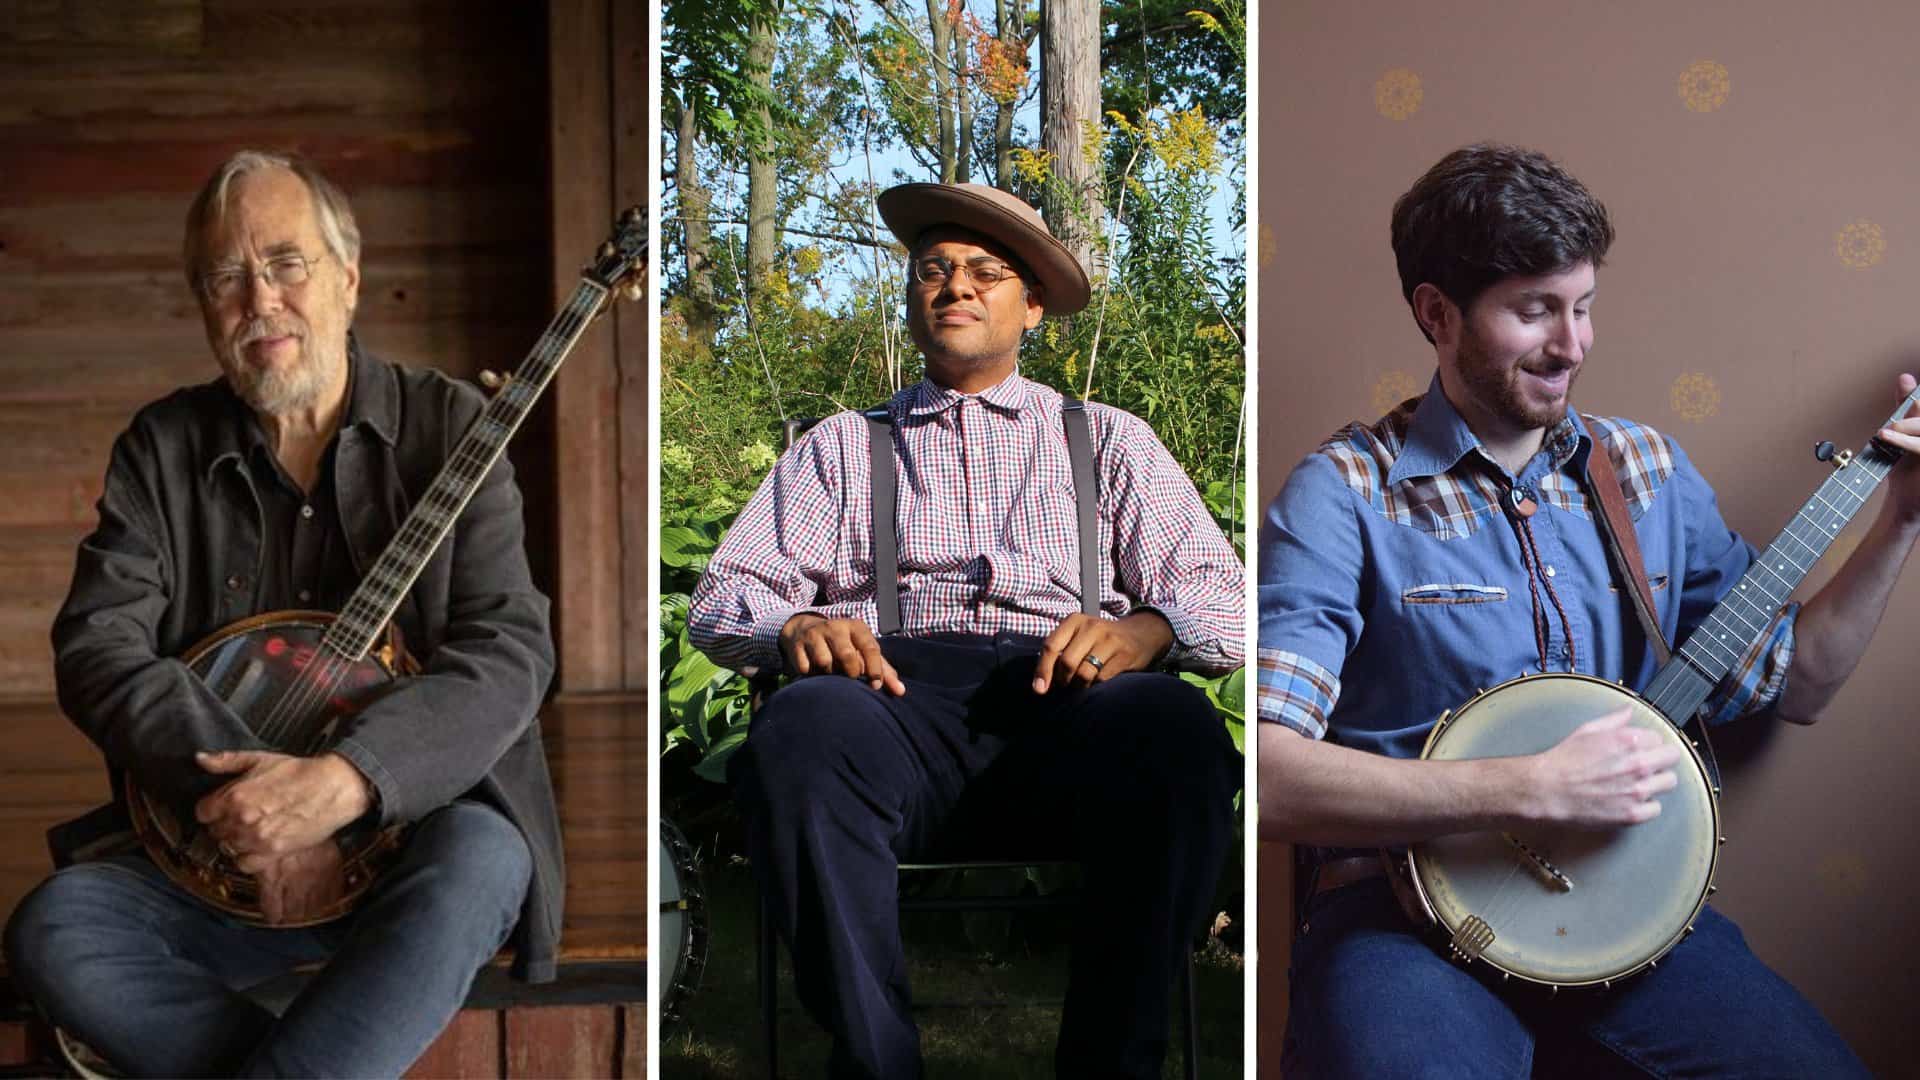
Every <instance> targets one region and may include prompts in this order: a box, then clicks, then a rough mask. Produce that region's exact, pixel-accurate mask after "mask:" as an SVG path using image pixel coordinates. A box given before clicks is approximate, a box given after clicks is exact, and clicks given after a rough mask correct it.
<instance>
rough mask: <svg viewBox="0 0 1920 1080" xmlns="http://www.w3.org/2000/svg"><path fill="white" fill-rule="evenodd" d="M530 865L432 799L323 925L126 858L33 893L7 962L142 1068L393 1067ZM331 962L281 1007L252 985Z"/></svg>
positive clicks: (492, 942) (475, 958) (436, 1020)
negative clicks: (195, 889) (178, 881)
mask: <svg viewBox="0 0 1920 1080" xmlns="http://www.w3.org/2000/svg"><path fill="white" fill-rule="evenodd" d="M531 874H532V856H531V854H530V853H529V851H528V849H527V843H526V840H525V839H524V838H522V837H521V835H520V830H519V829H518V828H517V827H515V826H514V825H513V823H512V822H510V821H508V820H507V819H506V818H505V817H504V816H502V815H501V814H500V813H499V812H498V811H495V810H493V809H492V808H490V807H486V806H482V805H480V804H479V803H472V802H457V803H454V804H453V805H451V806H448V807H445V808H443V809H441V810H437V811H435V812H434V813H432V814H429V815H428V816H427V817H426V818H425V819H423V820H422V821H421V822H420V824H419V826H418V827H417V828H416V829H415V830H414V832H413V835H412V836H411V838H410V839H409V840H408V842H407V846H406V849H405V851H404V852H403V853H402V855H401V858H400V861H399V862H398V863H397V864H395V866H394V867H393V868H392V869H390V870H389V871H388V873H387V875H386V876H385V877H383V878H382V879H381V881H380V883H379V885H378V886H377V887H376V888H375V889H374V890H373V891H372V892H371V893H369V894H368V896H367V898H366V899H365V900H364V901H363V902H362V903H361V905H360V906H359V907H358V908H357V909H355V911H354V912H353V914H351V915H349V916H347V917H346V918H343V919H337V920H335V921H333V922H330V923H325V924H322V925H320V926H313V927H305V928H300V929H268V928H261V927H254V926H248V925H246V924H244V923H241V922H238V921H236V920H234V919H232V918H230V917H228V916H227V915H224V914H222V913H220V912H218V911H215V910H214V909H212V908H210V907H207V906H206V905H204V904H202V903H200V902H199V901H198V900H195V899H193V898H192V897H190V896H188V895H187V894H186V893H185V892H183V891H181V890H180V889H179V888H177V887H175V886H174V885H173V884H172V883H170V882H168V881H167V880H166V878H165V877H164V876H163V875H162V874H161V873H160V871H159V870H158V869H157V868H156V867H155V866H154V865H153V863H152V862H150V861H149V860H148V859H147V858H146V857H145V856H142V855H128V856H120V857H117V858H113V859H104V860H101V861H99V862H90V863H83V864H81V865H78V866H72V867H68V868H67V869H65V870H61V871H59V872H58V873H56V874H54V875H53V876H52V877H50V878H48V879H47V880H46V881H44V882H42V883H41V884H40V886H39V888H37V889H35V890H34V891H33V892H32V893H30V894H28V896H27V898H26V899H25V900H23V901H21V903H20V906H19V907H18V908H17V909H15V911H14V915H13V918H12V920H11V921H10V922H9V923H8V924H7V935H6V949H7V959H8V963H9V966H10V967H11V968H12V971H13V975H14V978H15V979H16V980H17V981H18V982H19V983H20V985H21V988H22V989H23V990H24V991H25V992H26V994H27V995H28V997H29V998H30V999H31V1000H33V1001H34V1002H35V1003H36V1004H37V1005H38V1006H39V1007H40V1009H41V1011H42V1012H44V1013H45V1014H46V1015H47V1017H48V1018H49V1019H51V1020H52V1021H53V1022H54V1023H56V1024H58V1025H60V1026H61V1027H62V1028H65V1029H66V1030H67V1031H68V1032H69V1033H71V1034H73V1035H74V1036H76V1037H78V1038H79V1039H80V1040H81V1041H83V1042H85V1043H87V1044H88V1045H89V1046H91V1047H93V1048H94V1049H95V1050H96V1051H98V1052H99V1053H101V1054H102V1055H104V1056H105V1057H106V1058H107V1060H108V1061H110V1062H112V1063H114V1064H115V1065H116V1066H117V1067H119V1068H121V1069H123V1070H125V1071H127V1072H129V1073H131V1074H136V1075H154V1076H209V1075H238V1076H398V1075H400V1074H401V1073H402V1072H404V1071H405V1070H406V1068H407V1066H409V1065H411V1064H412V1063H413V1061H414V1059H416V1058H418V1057H419V1056H420V1054H421V1053H422V1052H423V1051H425V1050H426V1048H427V1046H428V1044H429V1043H431V1042H432V1041H433V1039H434V1037H435V1036H436V1035H438V1034H439V1033H440V1030H441V1029H442V1028H444V1027H446V1025H447V1022H448V1021H449V1020H451V1019H452V1018H453V1015H454V1013H455V1012H456V1011H458V1009H459V1008H460V1004H461V1002H462V1001H464V1000H465V998H466V995H467V989H468V987H469V986H470V985H472V983H473V977H474V975H475V973H477V972H478V971H479V969H480V966H481V965H482V964H484V963H486V962H487V960H488V959H489V958H491V957H492V956H493V954H494V953H495V952H496V951H498V950H499V948H500V946H501V944H502V943H503V942H505V941H506V940H507V935H508V934H509V933H510V932H511V931H512V929H513V926H514V923H515V922H516V921H517V920H518V919H519V916H520V906H521V903H522V901H523V900H524V898H525V896H526V891H527V882H528V879H529V877H530V876H531ZM321 961H324V962H325V963H326V967H325V968H324V969H323V970H322V971H321V972H320V973H319V974H317V975H315V976H314V978H313V979H312V981H311V982H310V983H308V984H307V986H306V987H305V989H304V990H302V991H301V993H300V995H299V997H297V998H296V999H294V1001H293V1003H292V1005H290V1006H289V1007H288V1008H287V1011H286V1013H285V1015H283V1016H279V1017H276V1016H274V1015H273V1014H272V1013H271V1012H269V1011H268V1010H267V1009H266V1008H265V1007H263V1006H261V1005H259V1004H257V1003H255V1002H254V1001H253V1000H252V999H250V998H248V997H247V996H246V995H245V994H243V993H241V991H242V990H243V989H245V988H247V987H250V986H256V985H258V984H260V983H263V982H266V981H267V980H269V979H272V978H274V977H276V976H279V975H282V974H284V973H286V972H287V971H289V970H291V969H293V968H295V967H297V966H299V965H301V964H308V963H315V962H321Z"/></svg>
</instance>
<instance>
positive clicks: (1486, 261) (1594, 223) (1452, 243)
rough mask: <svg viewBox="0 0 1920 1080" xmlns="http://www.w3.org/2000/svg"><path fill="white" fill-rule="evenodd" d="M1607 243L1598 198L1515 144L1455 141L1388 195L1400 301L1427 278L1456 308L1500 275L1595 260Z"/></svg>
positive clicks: (1608, 232)
mask: <svg viewBox="0 0 1920 1080" xmlns="http://www.w3.org/2000/svg"><path fill="white" fill-rule="evenodd" d="M1612 245H1613V221H1612V220H1611V219H1610V218H1609V217H1608V216H1607V208H1606V207H1605V206H1603V205H1601V203H1600V200H1598V199H1596V198H1594V197H1593V195H1592V194H1591V193H1590V192H1588V191H1587V189H1586V187H1585V186H1584V185H1582V184H1581V183H1580V181H1578V180H1575V179H1574V178H1573V177H1572V176H1571V175H1569V174H1568V173H1567V171H1566V170H1564V169H1562V168H1561V167H1560V166H1558V165H1556V164H1554V162H1553V159H1551V158H1549V157H1547V156H1546V155H1545V154H1542V153H1539V152H1538V151H1534V150H1525V149H1522V148H1520V147H1517V146H1502V145H1499V144H1497V143H1476V144H1475V145H1473V146H1464V147H1461V148H1460V149H1458V150H1455V151H1454V152H1453V153H1451V154H1448V155H1447V156H1446V157H1443V158H1441V159H1440V161H1439V162H1438V163H1437V164H1435V165H1434V167H1433V168H1431V169H1428V170H1427V172H1426V175H1425V176H1422V177H1421V178H1420V179H1419V180H1417V181H1415V182H1414V185H1413V186H1412V187H1410V188H1408V189H1407V193H1406V194H1404V195H1402V196H1400V198H1399V199H1398V200H1396V201H1395V202H1394V204H1393V258H1394V262H1395V263H1396V264H1397V265H1398V266H1399V268H1400V291H1401V293H1402V295H1404V296H1405V297H1406V300H1407V306H1408V307H1412V306H1413V290H1415V289H1416V288H1419V287H1420V285H1421V284H1422V283H1428V282H1430V283H1432V284H1433V286H1434V287H1435V288H1437V289H1439V290H1440V291H1441V292H1442V293H1445V294H1446V296H1447V298H1448V299H1449V300H1452V301H1453V302H1454V303H1455V304H1457V305H1459V306H1460V309H1461V310H1462V311H1465V310H1466V309H1467V308H1469V307H1471V306H1472V305H1473V302H1474V301H1475V300H1477V299H1478V298H1479V297H1480V294H1481V293H1483V292H1485V291H1486V290H1487V288H1488V287H1489V286H1491V285H1493V284H1494V283H1495V282H1497V281H1500V280H1502V279H1503V278H1508V277H1514V276H1526V277H1531V276H1535V275H1539V274H1554V273H1559V272H1560V271H1563V270H1567V269H1570V268H1571V267H1574V266H1576V265H1578V264H1580V263H1583V262H1589V263H1592V264H1593V265H1594V266H1596V267H1597V266H1599V265H1600V264H1601V262H1602V261H1603V260H1604V259H1605V258H1606V254H1607V249H1608V248H1609V247H1611V246H1612ZM1418 321H1419V320H1418V318H1417V317H1416V319H1415V322H1416V323H1417V322H1418ZM1420 332H1421V333H1422V334H1426V336H1427V340H1428V341H1432V340H1433V336H1432V335H1431V334H1427V332H1426V328H1425V327H1421V330H1420Z"/></svg>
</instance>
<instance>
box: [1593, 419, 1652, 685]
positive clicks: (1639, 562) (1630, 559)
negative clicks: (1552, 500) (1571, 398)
mask: <svg viewBox="0 0 1920 1080" xmlns="http://www.w3.org/2000/svg"><path fill="white" fill-rule="evenodd" d="M1587 487H1588V489H1589V490H1590V491H1591V492H1592V493H1593V498H1594V501H1595V502H1597V503H1599V504H1600V513H1599V514H1598V515H1597V517H1598V518H1599V521H1600V535H1601V536H1602V537H1604V538H1605V539H1606V542H1607V552H1608V554H1610V555H1612V556H1613V564H1614V569H1615V570H1616V571H1618V572H1619V573H1620V576H1621V577H1622V578H1623V579H1624V580H1626V581H1627V582H1629V583H1630V584H1631V586H1632V587H1631V588H1630V589H1628V590H1627V592H1628V595H1629V596H1630V597H1631V598H1632V600H1633V613H1634V614H1635V615H1637V616H1639V618H1640V629H1641V630H1642V631H1644V632H1645V633H1646V635H1647V641H1648V642H1650V643H1651V644H1652V645H1653V655H1654V656H1655V657H1657V658H1658V659H1659V661H1660V663H1661V664H1663V665H1664V664H1665V663H1666V662H1667V661H1669V660H1671V659H1673V650H1672V649H1671V648H1669V647H1668V646H1667V637H1666V635H1665V634H1662V633H1661V632H1660V620H1659V619H1658V618H1657V617H1655V615H1654V607H1653V586H1652V585H1651V584H1649V583H1648V581H1647V563H1646V560H1645V559H1644V558H1642V557H1641V555H1640V537H1639V534H1637V533H1635V532H1634V531H1633V517H1632V516H1631V515H1630V514H1628V513H1627V497H1626V495H1625V494H1623V493H1622V492H1621V490H1620V476H1619V474H1618V473H1616V472H1615V471H1614V468H1613V456H1612V455H1610V454H1608V453H1607V448H1606V446H1605V445H1604V444H1603V443H1601V442H1600V441H1599V440H1598V439H1596V440H1594V443H1593V446H1592V448H1591V449H1590V450H1589V451H1588V452H1587Z"/></svg>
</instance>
